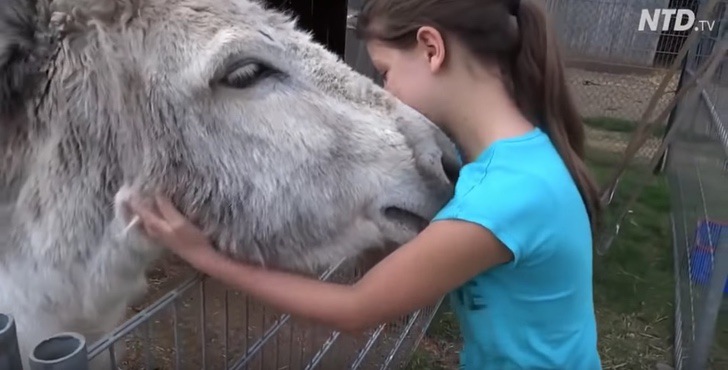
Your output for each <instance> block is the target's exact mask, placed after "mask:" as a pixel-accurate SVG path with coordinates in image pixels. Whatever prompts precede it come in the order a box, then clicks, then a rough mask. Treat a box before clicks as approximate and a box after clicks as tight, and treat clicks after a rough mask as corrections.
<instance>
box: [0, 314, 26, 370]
mask: <svg viewBox="0 0 728 370" xmlns="http://www.w3.org/2000/svg"><path fill="white" fill-rule="evenodd" d="M21 364H22V361H21V358H20V349H19V348H18V333H17V329H16V328H15V319H14V318H13V317H12V316H10V315H5V314H2V313H0V369H20V367H21Z"/></svg>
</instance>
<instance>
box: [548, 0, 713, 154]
mask: <svg viewBox="0 0 728 370" xmlns="http://www.w3.org/2000/svg"><path fill="white" fill-rule="evenodd" d="M698 3H699V1H698V0H673V1H669V0H546V1H545V5H546V9H547V10H548V12H549V14H550V17H551V19H552V21H553V24H554V26H555V28H556V31H557V33H558V37H559V39H560V42H561V44H562V48H563V49H564V52H565V63H566V67H567V76H566V77H567V80H568V82H569V86H570V88H571V91H572V94H573V96H574V98H575V100H576V103H577V105H578V107H579V109H580V112H581V115H582V116H583V118H584V121H585V123H586V125H587V127H586V128H587V138H588V144H589V146H590V147H591V148H593V149H594V150H599V151H603V152H608V153H617V154H620V153H622V152H623V151H624V150H625V148H626V147H627V144H628V142H629V140H630V135H631V133H632V132H633V131H634V129H635V126H636V124H637V121H639V120H640V117H641V116H642V114H643V113H644V111H645V110H646V108H647V107H648V105H649V102H650V98H651V97H652V95H653V94H654V93H655V92H656V91H657V89H658V86H659V85H660V82H661V81H662V78H663V77H664V76H665V74H666V73H667V72H668V71H669V69H670V67H671V66H672V64H673V63H674V62H675V60H676V59H677V57H678V54H679V50H680V48H681V47H682V45H683V44H684V43H685V42H686V40H687V37H688V34H687V32H686V31H672V27H670V28H668V29H666V30H662V23H660V29H658V30H657V31H650V30H639V29H638V26H639V24H640V15H641V12H642V9H650V10H653V9H658V8H689V9H696V10H697V8H698V5H699V4H698ZM678 82H679V76H678V75H677V74H676V75H675V76H673V77H672V78H671V79H670V80H669V82H668V85H667V87H666V89H665V91H666V93H665V94H662V95H661V96H660V98H659V99H658V101H657V105H656V111H660V110H661V109H662V108H664V107H665V106H667V104H668V102H669V100H670V99H671V98H672V96H674V93H675V92H676V90H677V87H678ZM663 131H664V125H663V126H661V127H657V128H655V130H654V135H652V137H651V138H650V139H649V141H648V143H647V144H646V145H645V146H643V147H642V148H641V149H640V150H639V152H638V154H637V159H638V160H642V161H646V160H647V159H648V158H649V157H650V156H651V155H652V154H654V152H655V151H656V150H657V148H658V146H659V143H660V140H661V135H662V133H663Z"/></svg>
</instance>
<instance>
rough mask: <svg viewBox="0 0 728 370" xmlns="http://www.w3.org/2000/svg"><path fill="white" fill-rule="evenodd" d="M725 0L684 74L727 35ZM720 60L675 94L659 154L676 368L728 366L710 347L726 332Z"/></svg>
mask: <svg viewBox="0 0 728 370" xmlns="http://www.w3.org/2000/svg"><path fill="white" fill-rule="evenodd" d="M726 5H728V2H726V1H725V0H721V1H720V2H719V3H718V4H717V5H716V7H715V9H714V12H713V13H711V15H710V16H711V17H712V18H710V19H713V20H715V21H716V23H717V27H716V29H715V30H714V31H713V32H711V33H702V34H701V35H700V36H701V38H700V40H699V42H698V43H697V44H696V45H695V46H693V47H692V48H691V50H690V52H689V54H688V58H687V60H686V63H685V69H684V73H685V75H687V76H694V75H696V71H698V70H700V69H701V68H704V67H705V66H706V64H707V63H709V59H711V57H710V56H711V55H714V54H715V53H716V52H719V51H720V49H721V45H722V44H724V43H725V42H726V40H728V37H726V34H725V32H723V31H722V30H724V29H725V24H726V19H725V9H726ZM718 62H719V64H718V67H717V68H715V70H714V71H713V73H710V74H707V75H706V76H705V80H707V82H708V83H707V84H706V85H705V86H703V87H700V88H699V89H696V91H695V92H694V94H690V96H689V97H685V98H683V99H681V101H680V103H679V105H678V108H677V109H676V110H675V113H674V114H675V116H674V120H675V122H676V126H679V127H675V128H676V129H677V131H676V132H675V134H676V137H675V139H674V140H673V141H672V143H671V145H670V152H669V155H667V156H666V160H665V162H666V166H665V170H666V171H665V172H666V173H667V175H668V180H669V181H668V183H669V187H670V193H671V198H672V202H671V203H672V208H673V209H672V217H671V222H672V232H673V255H674V259H675V261H674V265H675V336H674V358H675V368H676V369H677V370H681V369H689V370H693V369H695V370H704V369H724V368H726V366H728V358H726V357H725V354H722V356H721V354H720V353H718V352H712V351H713V350H714V348H715V347H714V345H715V344H716V343H719V342H718V340H720V341H722V340H724V339H725V338H723V339H720V338H718V335H720V336H725V330H723V329H721V330H718V325H719V323H720V321H721V320H722V319H723V318H722V316H721V311H722V309H723V307H724V306H725V304H724V302H727V301H728V300H726V294H727V293H728V289H727V288H728V285H726V282H727V281H728V196H727V194H726V193H725V189H726V188H728V177H726V176H725V175H726V174H728V172H726V170H728V133H727V131H728V130H727V129H726V124H725V122H726V119H727V117H726V114H728V83H726V82H728V81H725V79H724V78H723V67H724V66H725V65H726V63H728V57H726V56H725V55H721V58H720V60H718ZM678 124H679V125H678ZM721 327H722V325H721ZM721 357H722V358H721Z"/></svg>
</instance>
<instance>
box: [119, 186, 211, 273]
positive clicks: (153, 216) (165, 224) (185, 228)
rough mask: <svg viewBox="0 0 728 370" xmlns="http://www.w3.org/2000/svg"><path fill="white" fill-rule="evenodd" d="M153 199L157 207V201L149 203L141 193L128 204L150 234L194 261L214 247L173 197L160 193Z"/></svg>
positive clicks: (192, 262)
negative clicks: (173, 200)
mask: <svg viewBox="0 0 728 370" xmlns="http://www.w3.org/2000/svg"><path fill="white" fill-rule="evenodd" d="M153 203H154V205H156V210H155V207H154V205H152V206H151V207H150V206H147V205H145V204H143V203H142V202H141V201H140V200H139V199H138V198H137V197H132V198H131V201H130V202H129V203H128V204H127V206H128V207H129V208H130V210H131V211H132V212H133V213H135V214H136V215H137V216H138V217H139V221H140V223H141V228H142V229H143V230H144V231H145V233H146V234H147V236H148V237H149V238H151V239H153V240H155V241H156V242H157V243H159V244H160V245H162V246H163V247H165V248H167V249H169V250H171V251H172V252H174V253H175V254H177V255H178V256H180V257H181V258H182V259H184V260H186V261H187V262H189V263H190V264H192V265H195V264H196V261H197V260H198V259H199V258H201V257H202V256H204V255H209V253H210V252H213V251H214V250H213V249H212V245H211V243H210V241H209V240H208V238H207V237H206V236H205V235H204V234H203V232H202V230H200V229H199V228H197V227H196V226H195V225H193V224H192V223H191V222H190V221H189V220H187V218H185V216H184V215H182V214H181V213H180V212H179V211H178V210H177V208H176V207H175V206H174V205H173V204H172V202H171V201H169V200H168V199H167V198H165V197H162V196H156V197H155V198H154V202H153ZM157 210H158V212H157Z"/></svg>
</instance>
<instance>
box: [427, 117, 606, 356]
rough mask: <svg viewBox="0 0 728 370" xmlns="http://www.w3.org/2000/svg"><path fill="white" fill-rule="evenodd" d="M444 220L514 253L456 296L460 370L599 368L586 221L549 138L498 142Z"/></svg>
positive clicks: (536, 134) (539, 134)
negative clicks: (482, 231) (481, 232)
mask: <svg viewBox="0 0 728 370" xmlns="http://www.w3.org/2000/svg"><path fill="white" fill-rule="evenodd" d="M446 219H457V220H463V221H468V222H472V223H475V224H477V225H481V226H483V227H485V228H487V229H488V230H490V232H492V233H493V234H494V235H495V236H496V237H497V238H498V239H499V240H500V241H501V242H503V244H505V245H506V246H507V247H508V248H509V249H510V250H511V251H512V252H513V255H514V260H513V261H511V262H509V263H506V264H503V265H500V266H496V267H494V268H492V269H489V270H487V271H484V272H482V273H481V274H479V275H477V276H476V277H475V278H473V279H472V280H470V281H469V282H467V283H466V284H464V285H463V286H461V287H459V288H458V289H456V290H455V291H453V292H451V293H450V295H449V298H450V303H451V306H452V308H453V311H454V313H455V314H456V316H457V317H458V319H459V322H460V327H461V332H462V336H463V340H464V347H463V351H462V352H461V354H460V361H461V369H466V370H490V369H493V370H510V369H553V370H557V369H558V370H598V369H601V361H600V358H599V354H598V352H597V331H596V319H595V314H594V303H593V302H594V301H593V296H592V237H591V228H590V224H589V218H588V215H587V211H586V207H585V206H584V203H583V201H582V198H581V196H580V194H579V190H578V188H577V186H576V183H575V182H574V180H573V179H572V177H571V176H570V174H569V171H568V169H567V168H566V166H565V164H564V162H563V161H562V159H561V157H560V156H559V154H558V152H557V151H556V149H555V147H554V146H553V145H552V143H551V141H550V139H549V137H548V136H547V135H546V134H545V133H544V132H543V131H541V130H540V129H538V128H536V129H534V130H533V131H531V132H529V133H527V134H524V135H521V136H519V137H515V138H509V139H503V140H499V141H496V142H495V143H493V144H492V145H491V146H489V147H488V148H487V149H486V150H484V151H483V153H481V154H480V155H479V156H478V157H477V159H476V160H475V161H473V162H471V163H468V164H466V165H464V166H463V167H462V169H461V170H460V177H459V179H458V181H457V184H456V186H455V196H454V197H453V199H451V200H450V202H449V203H448V204H447V205H446V206H445V207H444V208H443V209H442V210H441V211H440V212H439V213H438V214H437V215H436V216H435V218H434V220H433V222H435V221H437V220H446Z"/></svg>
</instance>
